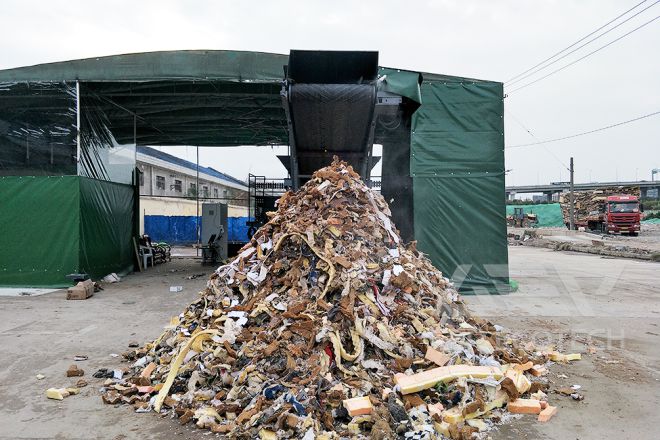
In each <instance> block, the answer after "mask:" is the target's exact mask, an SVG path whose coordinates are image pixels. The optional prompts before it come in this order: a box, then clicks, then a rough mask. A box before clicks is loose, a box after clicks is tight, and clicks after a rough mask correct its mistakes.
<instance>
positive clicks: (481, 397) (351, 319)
mask: <svg viewBox="0 0 660 440" xmlns="http://www.w3.org/2000/svg"><path fill="white" fill-rule="evenodd" d="M389 216H390V211H389V208H388V207H387V204H386V203H385V201H384V199H383V198H382V197H381V196H380V195H378V194H377V193H375V192H373V191H371V190H370V189H369V188H367V187H366V186H365V185H364V183H363V182H361V181H360V179H359V176H358V175H357V174H356V173H355V172H354V171H353V170H352V168H351V167H349V166H347V165H346V164H345V163H343V162H339V161H335V162H333V164H332V165H331V166H329V167H326V168H323V169H321V170H319V171H317V172H316V173H315V174H314V176H313V178H312V179H311V180H310V181H309V182H308V183H306V184H305V185H304V186H303V187H302V189H301V190H300V191H298V192H296V193H290V192H289V193H286V194H285V195H284V196H283V197H282V198H281V199H280V200H279V202H278V205H277V212H274V213H270V216H269V217H270V219H269V221H268V223H267V224H265V225H264V226H263V227H262V228H260V229H259V230H258V231H257V233H256V234H255V235H254V237H253V238H252V240H251V241H250V242H249V243H248V244H247V245H246V246H244V247H243V248H242V249H241V251H240V253H239V255H238V256H237V257H236V258H235V259H234V260H233V261H231V262H230V263H229V264H227V265H224V266H221V267H220V268H219V269H218V270H217V271H216V272H215V273H214V274H213V276H212V277H211V279H210V281H209V282H208V287H207V289H206V290H205V291H204V292H203V293H202V296H201V297H200V298H199V299H198V300H196V301H195V302H193V303H192V304H190V306H188V307H187V309H185V310H184V311H183V313H181V314H180V315H178V316H176V317H173V318H172V320H171V322H170V325H169V326H168V327H166V330H165V332H164V333H163V334H162V335H161V336H160V337H159V338H157V339H156V340H155V341H153V342H152V343H149V344H147V345H145V346H144V347H142V348H138V349H134V350H132V351H129V352H127V353H125V354H124V356H125V357H126V358H127V359H129V360H130V361H131V362H133V364H132V366H131V368H130V369H128V370H127V371H126V374H124V375H120V376H121V377H122V378H121V379H108V380H107V381H106V383H105V385H104V388H103V390H102V391H103V400H104V401H105V402H106V403H109V404H115V403H122V402H123V403H128V404H132V405H133V406H134V407H135V408H136V410H137V411H140V412H144V411H150V410H152V409H153V410H155V411H156V412H159V413H168V414H171V415H172V416H173V417H177V418H178V420H179V421H180V423H182V424H185V423H188V422H191V421H192V422H194V423H196V425H197V426H198V427H200V428H207V429H210V430H211V431H213V432H217V433H224V434H227V435H228V436H230V437H231V438H240V439H248V438H249V439H253V438H262V439H277V438H303V439H307V440H309V439H314V438H316V439H335V438H340V437H343V438H346V437H352V438H373V439H393V438H396V437H399V436H402V437H404V436H405V438H417V439H425V438H441V436H448V437H452V438H454V439H468V438H470V437H471V435H472V434H473V433H475V432H477V431H482V430H486V429H488V428H489V427H490V426H492V425H493V424H494V423H497V422H498V421H499V420H500V417H501V416H502V415H503V414H504V413H505V410H504V409H502V408H503V407H504V406H505V405H507V403H508V408H509V409H508V410H509V411H510V412H515V413H532V414H539V416H538V418H539V420H541V421H546V420H548V419H549V418H550V417H551V416H552V415H553V414H554V413H555V411H556V408H555V407H552V406H550V405H548V404H547V396H546V394H545V393H544V392H543V390H545V389H547V387H548V380H547V378H546V377H545V374H546V373H547V370H546V364H547V363H548V362H549V361H555V362H567V361H570V360H574V359H577V358H579V355H562V354H559V353H557V352H552V351H546V352H544V351H542V350H536V349H534V348H533V347H529V346H528V347H527V349H522V348H519V347H516V346H515V344H514V343H513V342H512V341H511V340H509V339H508V338H507V337H506V335H505V333H504V332H502V329H501V328H500V327H498V326H496V325H493V324H491V323H490V322H488V321H486V320H484V319H480V318H478V317H475V316H471V315H470V314H469V313H468V311H467V310H466V309H465V307H464V304H463V302H462V301H461V299H460V297H459V295H458V293H457V292H456V290H455V289H454V288H453V287H452V285H451V283H450V282H449V281H448V280H447V279H446V278H444V277H443V276H442V274H441V273H440V272H439V271H438V270H437V269H436V268H434V267H433V266H432V264H431V262H430V261H429V260H428V259H427V258H426V257H425V256H424V255H422V254H421V253H420V252H418V251H417V250H416V249H415V243H414V242H413V243H411V244H409V245H404V244H403V243H402V242H401V239H400V237H399V235H398V232H397V230H396V229H395V227H394V225H393V223H392V222H391V220H390V217H389Z"/></svg>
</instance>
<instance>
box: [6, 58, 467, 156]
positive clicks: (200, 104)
mask: <svg viewBox="0 0 660 440" xmlns="http://www.w3.org/2000/svg"><path fill="white" fill-rule="evenodd" d="M287 63H288V55H281V54H273V53H264V52H243V51H218V50H186V51H163V52H146V53H134V54H123V55H112V56H105V57H96V58H86V59H81V60H72V61H63V62H55V63H47V64H38V65H35V66H27V67H19V68H14V69H7V70H0V83H5V85H6V83H23V84H25V83H32V84H33V83H56V82H60V83H68V84H70V85H71V84H73V83H75V82H76V81H79V82H80V97H81V105H82V106H83V112H85V111H98V112H99V113H102V114H104V115H106V116H107V121H108V128H110V130H111V131H112V134H113V135H114V136H115V139H116V140H117V141H118V142H119V143H132V142H133V140H134V139H135V140H136V141H137V144H138V145H198V146H236V145H274V144H280V145H282V144H288V131H287V121H286V114H285V112H284V108H283V106H282V101H281V97H280V90H281V84H282V80H283V79H284V68H285V66H286V65H287ZM380 72H381V75H383V74H386V75H387V76H388V77H387V81H385V83H384V90H387V91H390V92H393V93H398V94H400V95H402V96H405V97H407V98H409V99H411V100H413V101H416V102H418V103H419V102H421V95H420V92H419V83H420V81H421V79H422V78H427V79H432V80H443V81H451V82H458V81H470V82H475V81H477V82H478V81H479V80H474V79H467V78H459V77H451V76H444V75H436V74H427V73H420V72H411V71H406V70H401V69H391V68H383V67H381V68H380ZM15 90H16V91H17V93H18V95H14V96H13V99H18V100H20V99H21V98H25V99H26V100H29V99H31V98H29V97H28V95H29V94H31V93H32V92H31V91H30V87H28V88H27V89H26V88H25V87H18V88H16V89H15ZM55 98H57V97H55ZM377 137H378V134H377Z"/></svg>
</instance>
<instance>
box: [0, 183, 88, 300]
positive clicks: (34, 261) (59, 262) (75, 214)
mask: <svg viewBox="0 0 660 440" xmlns="http://www.w3.org/2000/svg"><path fill="white" fill-rule="evenodd" d="M78 187H79V177H77V176H57V177H55V176H52V177H46V176H39V177H29V176H28V177H18V176H11V177H0V286H23V287H62V286H66V285H67V284H68V283H67V279H66V278H65V275H67V274H69V273H72V272H74V271H75V269H76V268H77V265H78V252H79V246H80V236H79V233H78V231H79V228H80V210H79V206H80V205H79V203H80V197H79V192H78Z"/></svg>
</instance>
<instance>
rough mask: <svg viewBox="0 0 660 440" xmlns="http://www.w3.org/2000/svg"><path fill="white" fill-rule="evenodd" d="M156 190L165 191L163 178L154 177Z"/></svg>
mask: <svg viewBox="0 0 660 440" xmlns="http://www.w3.org/2000/svg"><path fill="white" fill-rule="evenodd" d="M156 189H165V177H163V176H156Z"/></svg>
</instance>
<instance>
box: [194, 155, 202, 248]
mask: <svg viewBox="0 0 660 440" xmlns="http://www.w3.org/2000/svg"><path fill="white" fill-rule="evenodd" d="M195 148H196V149H197V167H196V168H197V180H196V182H197V183H195V199H196V200H197V217H196V218H195V222H196V223H197V251H196V254H197V256H198V257H199V244H200V239H201V231H200V230H199V146H197V147H195Z"/></svg>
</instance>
